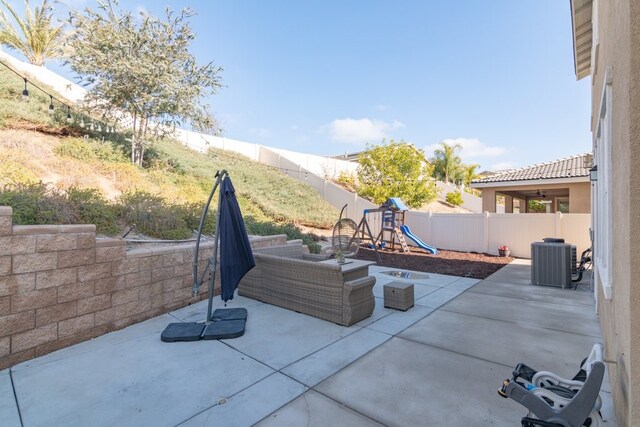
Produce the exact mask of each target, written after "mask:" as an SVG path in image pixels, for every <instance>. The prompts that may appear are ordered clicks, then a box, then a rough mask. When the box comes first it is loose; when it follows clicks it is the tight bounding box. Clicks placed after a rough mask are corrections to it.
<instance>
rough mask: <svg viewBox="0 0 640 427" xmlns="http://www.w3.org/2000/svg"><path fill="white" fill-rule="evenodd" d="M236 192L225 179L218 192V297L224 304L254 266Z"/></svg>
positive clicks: (229, 179) (228, 180) (229, 181)
mask: <svg viewBox="0 0 640 427" xmlns="http://www.w3.org/2000/svg"><path fill="white" fill-rule="evenodd" d="M235 192H236V190H235V189H234V188H233V184H232V183H231V178H229V177H228V176H227V177H226V178H225V179H224V180H223V181H222V185H221V190H220V212H219V214H220V216H219V221H220V224H219V232H220V283H221V285H220V287H221V289H220V294H221V295H220V296H221V297H222V300H223V301H224V302H227V301H228V300H230V299H233V293H234V291H235V290H236V288H237V287H238V283H239V282H240V280H241V279H242V278H243V277H244V275H245V274H247V272H248V271H249V270H251V269H252V268H253V267H255V265H256V263H255V261H254V259H253V252H252V251H251V245H250V244H249V236H247V229H246V228H245V226H244V220H243V219H242V213H241V212H240V206H239V205H238V201H237V200H236V194H235Z"/></svg>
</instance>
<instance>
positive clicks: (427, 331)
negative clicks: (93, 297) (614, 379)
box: [0, 260, 615, 426]
mask: <svg viewBox="0 0 640 427" xmlns="http://www.w3.org/2000/svg"><path fill="white" fill-rule="evenodd" d="M388 270H390V269H389V268H383V267H371V268H370V272H371V274H374V275H375V276H376V278H377V284H376V286H375V288H374V293H375V296H376V309H375V311H374V313H373V315H372V316H371V317H370V318H368V319H366V320H364V321H362V322H360V323H358V324H356V325H353V326H351V327H342V326H338V325H335V324H332V323H329V322H325V321H322V320H319V319H315V318H312V317H309V316H306V315H303V314H299V313H295V312H292V311H288V310H285V309H281V308H278V307H274V306H271V305H267V304H263V303H260V302H258V301H254V300H251V299H247V298H242V297H236V298H235V299H234V300H233V301H231V303H230V304H229V307H246V308H247V309H248V311H249V318H248V321H247V332H246V334H245V335H244V336H243V337H240V338H237V339H234V340H226V341H199V342H193V343H171V344H167V343H162V342H161V341H160V332H161V331H162V330H163V329H164V328H165V326H166V325H167V324H168V323H171V322H176V321H177V319H179V320H181V321H193V320H202V319H204V313H205V311H206V302H201V303H198V304H194V305H192V306H189V307H186V308H184V309H181V310H177V311H175V312H172V313H170V314H165V315H162V316H159V317H156V318H154V319H150V320H148V321H145V322H142V323H139V324H136V325H133V326H130V327H128V328H126V329H123V330H120V331H117V332H113V333H110V334H107V335H104V336H101V337H99V338H96V339H93V340H91V341H87V342H84V343H81V344H78V345H75V346H73V347H68V348H65V349H63V350H59V351H57V352H54V353H51V354H48V355H46V356H43V357H40V358H37V359H33V360H30V361H27V362H24V363H21V364H19V365H16V366H14V367H13V368H11V369H9V370H4V371H0V420H2V422H1V424H2V425H3V426H21V425H23V426H45V425H46V426H50V425H64V426H85V425H94V426H103V425H105V426H106V425H119V426H146V425H153V426H175V425H183V426H205V425H206V426H209V425H223V426H249V425H254V424H258V425H261V426H270V425H277V426H282V425H285V426H298V425H318V426H325V425H349V426H351V425H354V426H357V425H396V426H413V425H430V426H440V425H447V426H470V425H493V426H514V425H519V423H520V418H521V417H522V416H524V415H525V412H526V411H525V409H524V408H523V407H521V406H519V405H518V404H517V403H515V402H513V401H510V400H506V399H502V398H500V397H499V396H498V395H497V393H496V389H497V388H498V387H499V385H500V384H501V382H502V380H503V379H504V378H506V377H507V376H509V375H510V372H511V370H512V369H513V367H514V366H515V365H516V363H517V362H520V361H525V362H527V363H528V364H529V365H531V366H534V367H538V368H539V369H542V368H544V369H545V370H550V371H555V372H557V373H558V374H561V375H564V376H568V377H571V376H573V375H574V374H575V372H576V370H577V368H578V363H579V361H580V360H581V359H582V358H583V357H584V356H586V355H587V353H588V352H589V350H590V349H591V347H592V345H593V344H594V343H595V342H601V340H602V338H601V334H600V328H599V323H598V320H597V317H596V315H595V313H594V306H593V300H592V295H591V293H589V292H587V291H585V290H580V289H579V290H561V289H558V288H551V287H537V286H531V285H529V279H530V267H529V264H528V262H527V261H523V260H516V261H514V262H513V263H512V264H510V265H508V266H506V267H504V268H503V269H501V270H500V271H498V272H497V273H495V274H494V275H492V276H491V277H489V278H487V279H486V280H483V281H479V280H476V279H469V278H460V277H454V276H444V275H439V274H431V273H428V274H427V276H428V278H422V279H419V280H416V279H399V278H397V277H392V276H389V275H387V274H384V273H383V272H384V271H388ZM420 274H425V273H420ZM393 280H406V281H408V282H412V283H414V284H415V299H416V305H415V307H413V308H411V309H410V310H408V311H406V312H401V311H395V310H390V309H385V308H384V307H383V299H382V296H383V285H384V284H385V283H388V282H390V281H393ZM215 305H216V307H220V306H221V303H220V300H219V299H217V300H216V302H215ZM603 390H604V392H603V393H602V396H603V401H604V407H603V415H604V417H605V419H606V420H607V421H608V422H607V425H611V426H614V425H615V422H614V421H613V419H612V412H613V411H612V408H611V397H610V394H609V393H608V391H609V385H608V379H607V378H605V383H604V385H603Z"/></svg>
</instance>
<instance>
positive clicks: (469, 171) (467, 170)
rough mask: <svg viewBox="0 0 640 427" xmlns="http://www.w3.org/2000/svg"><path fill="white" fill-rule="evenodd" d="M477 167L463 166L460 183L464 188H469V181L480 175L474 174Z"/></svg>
mask: <svg viewBox="0 0 640 427" xmlns="http://www.w3.org/2000/svg"><path fill="white" fill-rule="evenodd" d="M479 167H480V165H464V168H463V169H464V170H463V172H462V183H463V184H464V186H465V187H469V185H470V184H471V181H473V180H474V179H476V178H479V177H480V175H478V174H477V173H476V169H478V168H479Z"/></svg>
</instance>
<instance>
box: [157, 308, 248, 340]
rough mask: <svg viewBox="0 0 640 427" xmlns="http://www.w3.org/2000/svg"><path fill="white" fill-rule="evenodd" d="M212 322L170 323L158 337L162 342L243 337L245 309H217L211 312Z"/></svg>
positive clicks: (245, 319)
mask: <svg viewBox="0 0 640 427" xmlns="http://www.w3.org/2000/svg"><path fill="white" fill-rule="evenodd" d="M211 317H212V320H213V321H212V322H211V323H210V324H209V325H206V324H205V323H195V322H188V323H170V324H169V325H168V326H167V327H166V328H165V330H164V331H163V332H162V334H161V335H160V339H161V340H162V341H163V342H178V341H198V340H201V339H203V340H222V339H231V338H238V337H241V336H242V335H244V330H245V323H246V321H247V310H246V309H245V308H219V309H217V310H215V311H214V312H213V315H212V316H211Z"/></svg>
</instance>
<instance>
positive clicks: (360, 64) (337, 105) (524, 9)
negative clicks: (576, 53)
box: [14, 0, 591, 169]
mask: <svg viewBox="0 0 640 427" xmlns="http://www.w3.org/2000/svg"><path fill="white" fill-rule="evenodd" d="M70 2H71V3H72V4H73V5H75V6H83V5H86V4H92V2H91V1H83V0H72V1H70ZM14 3H16V1H15V0H14ZM121 6H122V7H124V8H131V9H138V10H146V11H149V12H150V13H152V14H161V13H162V10H163V9H164V6H170V7H171V8H173V9H181V8H183V7H187V6H189V7H191V8H192V9H194V10H195V11H196V12H197V13H198V15H197V16H195V17H194V18H192V26H193V28H194V30H195V32H196V35H197V37H196V39H195V41H194V43H193V48H192V52H193V53H194V55H195V56H196V58H198V60H199V61H200V62H208V61H211V60H213V61H214V62H215V63H216V64H217V65H220V66H222V67H223V68H224V72H223V75H222V76H223V82H224V85H225V87H224V88H223V89H221V90H220V91H219V93H218V94H217V95H216V96H214V97H213V98H212V99H211V100H210V103H211V107H212V111H213V112H214V113H215V115H216V117H217V118H218V120H219V121H220V123H221V125H222V128H223V130H224V136H226V137H229V138H234V139H239V140H244V141H248V142H254V143H259V144H264V145H270V146H275V147H279V148H285V149H290V150H296V151H303V152H310V153H314V154H322V155H336V154H341V153H344V152H345V151H348V152H353V151H358V150H361V149H363V148H364V147H365V144H366V143H374V144H375V143H379V142H380V141H381V140H382V139H383V138H387V139H389V138H393V139H396V140H400V139H403V140H405V141H407V142H411V143H413V144H415V145H416V146H417V147H419V148H424V149H425V151H426V152H427V155H429V156H430V155H431V153H432V150H433V146H434V145H435V144H438V143H439V142H440V141H443V140H450V141H451V140H453V141H457V142H459V143H461V144H462V145H463V147H464V148H463V151H462V153H461V155H462V158H463V161H465V162H467V163H479V164H480V165H481V168H482V169H501V168H506V167H516V166H526V165H529V164H533V163H538V162H544V161H548V160H554V159H557V158H561V157H566V156H570V155H573V154H578V153H582V152H586V151H590V147H591V137H590V131H589V114H590V112H589V111H590V110H589V108H590V101H589V99H590V98H589V96H590V80H589V79H588V78H586V79H584V80H581V81H580V82H576V80H575V76H574V73H573V56H572V44H571V43H572V40H571V17H570V12H569V1H568V0H564V1H563V0H518V1H513V0H492V1H472V0H469V1H461V0H459V1H458V0H452V1H445V0H441V1H423V0H405V1H402V2H392V1H388V0H387V1H382V0H368V1H354V0H352V1H345V0H322V1H300V0H297V1H293V0H291V1H284V0H273V1H261V0H243V1H238V0H216V1H204V0H201V1H195V0H191V1H184V0H171V1H168V0H165V1H157V0H156V1H150V0H146V1H136V2H134V1H127V0H122V1H121ZM56 7H57V8H60V6H56Z"/></svg>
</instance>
